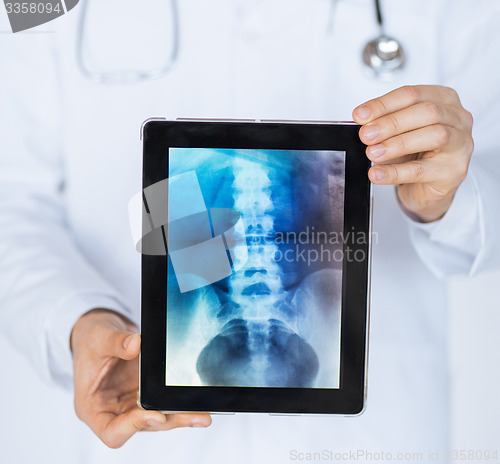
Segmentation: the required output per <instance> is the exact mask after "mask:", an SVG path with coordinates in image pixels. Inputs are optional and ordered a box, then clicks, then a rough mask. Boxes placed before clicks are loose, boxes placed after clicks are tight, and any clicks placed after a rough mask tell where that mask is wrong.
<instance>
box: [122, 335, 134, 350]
mask: <svg viewBox="0 0 500 464" xmlns="http://www.w3.org/2000/svg"><path fill="white" fill-rule="evenodd" d="M134 335H135V334H130V335H129V336H128V337H127V338H126V339H125V340H123V348H124V349H125V350H126V349H127V348H128V345H129V343H130V340H132V337H133V336H134Z"/></svg>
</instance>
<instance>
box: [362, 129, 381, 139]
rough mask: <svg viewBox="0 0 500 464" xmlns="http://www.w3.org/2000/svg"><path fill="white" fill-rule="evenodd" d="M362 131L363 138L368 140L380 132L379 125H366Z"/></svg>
mask: <svg viewBox="0 0 500 464" xmlns="http://www.w3.org/2000/svg"><path fill="white" fill-rule="evenodd" d="M361 131H362V135H363V138H365V139H368V140H371V139H374V138H375V137H376V136H377V135H378V134H379V130H378V127H377V126H365V127H363V128H362V129H361Z"/></svg>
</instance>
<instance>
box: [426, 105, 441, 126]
mask: <svg viewBox="0 0 500 464" xmlns="http://www.w3.org/2000/svg"><path fill="white" fill-rule="evenodd" d="M425 111H426V113H427V114H428V115H429V118H430V119H431V120H432V121H433V122H438V121H440V120H441V117H442V114H443V112H442V109H441V106H439V105H438V104H437V103H436V102H426V103H425Z"/></svg>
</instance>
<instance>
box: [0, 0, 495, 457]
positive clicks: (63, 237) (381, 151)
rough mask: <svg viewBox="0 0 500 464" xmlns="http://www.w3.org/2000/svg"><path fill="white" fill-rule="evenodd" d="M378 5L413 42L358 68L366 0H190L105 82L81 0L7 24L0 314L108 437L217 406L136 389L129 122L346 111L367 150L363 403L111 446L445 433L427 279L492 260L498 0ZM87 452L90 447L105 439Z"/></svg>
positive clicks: (442, 304) (443, 444) (175, 451)
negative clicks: (50, 28)
mask: <svg viewBox="0 0 500 464" xmlns="http://www.w3.org/2000/svg"><path fill="white" fill-rule="evenodd" d="M121 3H123V8H124V9H125V8H126V7H128V8H129V11H130V9H132V8H133V5H134V3H133V2H129V1H126V2H121ZM383 6H384V13H385V20H386V30H387V31H388V32H389V31H390V34H391V35H392V36H394V37H397V38H398V39H399V40H400V41H401V43H402V44H404V46H405V49H406V53H407V55H408V63H407V66H406V68H405V69H403V70H402V71H401V72H400V73H399V74H397V75H395V76H394V80H393V81H392V82H382V81H378V80H376V79H373V78H372V77H369V76H367V75H366V74H365V72H364V70H363V64H362V60H361V51H362V50H363V47H364V45H365V44H366V43H367V42H368V41H369V40H370V39H372V38H373V37H374V36H375V35H376V34H377V32H378V31H377V24H376V22H375V21H374V19H373V18H374V11H373V2H372V1H371V0H353V1H346V0H339V1H338V2H331V1H329V0H318V1H317V2H311V1H310V0H309V1H306V0H293V1H290V0H287V1H285V0H266V1H243V0H215V1H213V2H202V1H199V0H186V1H183V2H182V4H181V5H180V14H181V16H180V17H181V43H182V44H183V47H182V53H181V55H180V59H179V63H178V65H177V66H176V68H175V69H174V70H173V71H172V72H171V73H170V74H169V75H167V76H165V77H163V78H162V79H159V80H156V81H151V82H147V83H139V84H134V85H121V86H105V85H99V84H96V83H94V82H91V81H89V80H88V79H86V78H85V77H84V76H83V75H82V74H81V73H80V72H79V68H78V63H77V60H76V59H75V54H74V50H75V49H76V47H77V44H76V39H75V37H76V34H75V31H76V30H77V21H78V19H77V16H78V13H77V11H75V12H74V14H68V15H67V17H63V18H60V19H59V20H58V22H57V23H54V25H55V26H54V27H56V29H57V30H56V32H57V33H56V34H47V35H28V34H26V35H18V36H8V37H7V36H2V41H3V42H4V44H3V46H2V47H0V61H1V62H2V64H3V66H2V72H1V75H0V80H1V81H2V82H1V83H2V85H1V86H0V87H1V90H0V107H1V108H2V111H1V113H0V118H1V119H0V140H2V150H1V152H0V191H1V194H0V256H2V259H1V261H0V276H1V281H2V286H1V287H0V301H2V306H1V311H0V318H1V321H0V327H1V328H2V330H3V331H4V332H5V333H6V334H7V336H9V337H10V338H11V339H12V341H13V342H14V343H15V344H16V345H17V346H18V348H19V349H21V350H22V351H24V352H25V353H26V354H27V355H28V357H29V358H30V359H31V360H32V362H33V364H34V365H35V366H36V368H37V369H38V371H39V372H40V374H41V375H42V377H44V378H45V379H47V380H49V381H52V382H55V383H58V384H60V385H62V386H65V387H67V388H74V392H75V410H76V413H77V415H78V417H80V419H82V420H83V421H84V422H86V423H87V424H88V425H89V427H91V428H92V430H93V431H94V432H95V434H96V435H97V436H98V437H99V438H100V439H101V440H102V441H103V442H104V443H105V444H106V445H107V446H109V447H112V448H117V447H120V446H122V445H123V444H124V443H125V442H126V441H127V440H128V439H129V438H130V437H131V436H132V435H133V434H134V433H135V432H137V431H142V430H168V429H172V428H181V427H189V426H201V427H203V428H205V427H207V426H208V425H210V423H211V420H212V419H211V418H210V417H209V416H208V415H204V414H182V415H172V416H166V415H163V414H161V413H159V412H155V411H142V410H140V409H139V408H137V406H136V405H135V396H136V391H137V369H138V361H137V356H138V353H139V348H140V336H139V335H138V333H137V332H138V329H137V327H138V320H139V308H140V306H139V301H140V299H139V290H140V289H139V282H140V279H139V276H140V261H139V256H138V255H137V254H136V253H135V250H134V247H133V245H132V243H131V239H130V237H129V231H128V219H127V202H128V199H129V198H130V197H131V196H132V195H133V194H134V193H135V192H136V191H139V190H140V180H141V159H140V156H141V146H140V141H139V140H138V129H139V127H140V125H141V123H142V121H143V120H145V119H146V118H148V117H151V116H155V115H165V116H166V117H167V118H175V117H179V116H184V117H254V116H255V117H261V118H278V119H279V118H287V119H329V120H332V119H334V120H341V119H344V120H347V119H350V118H351V114H352V118H354V120H355V121H356V122H358V123H359V124H361V125H362V126H363V127H362V129H361V130H360V137H361V139H362V140H363V142H365V143H366V144H367V145H368V149H367V156H368V157H369V158H370V159H371V160H372V161H373V162H374V163H376V165H375V166H374V167H372V168H371V170H370V173H369V177H370V180H371V181H372V182H373V183H374V184H375V205H376V206H375V217H374V229H375V231H376V232H377V235H378V237H379V241H378V243H375V244H374V250H373V267H372V273H373V277H372V310H371V313H372V321H371V338H370V369H369V380H368V384H369V393H368V407H367V410H366V412H365V413H364V414H363V415H362V416H360V417H356V418H342V417H295V418H294V417H281V418H277V417H269V416H264V415H241V416H233V417H230V416H229V417H215V418H214V419H213V422H214V423H213V424H212V425H211V426H210V427H208V428H207V429H206V430H203V431H200V432H197V431H194V430H191V429H189V428H182V429H179V430H177V431H176V432H171V433H168V434H139V435H138V436H137V437H135V440H136V442H135V443H136V444H135V445H133V446H135V447H136V448H129V449H135V450H136V451H137V453H138V454H134V453H128V454H127V453H124V454H123V455H121V458H120V459H121V461H122V462H127V461H126V460H127V459H129V460H130V462H132V460H134V461H136V459H137V456H141V459H148V458H151V459H157V458H158V456H160V455H161V456H165V458H166V459H170V460H171V461H172V462H195V461H200V460H201V461H209V462H212V461H218V462H257V461H263V462H274V461H276V462H288V461H290V460H298V459H299V456H305V455H304V454H302V455H301V454H300V453H303V452H305V451H312V452H315V451H317V452H319V451H321V450H324V449H329V450H332V451H334V450H341V451H343V450H345V451H347V450H359V449H362V450H366V451H367V452H370V451H371V452H380V451H384V452H385V453H392V454H393V455H394V456H396V455H397V453H398V452H406V451H417V450H421V451H422V452H428V451H429V450H434V449H442V450H446V449H447V445H448V443H449V440H450V433H451V427H450V426H451V424H450V414H451V413H452V411H450V410H449V406H448V396H449V388H450V384H449V380H448V369H449V366H448V362H447V352H446V345H447V339H446V337H447V331H446V327H447V319H446V297H445V292H444V284H443V281H442V280H439V278H442V277H446V276H450V275H457V274H462V275H468V274H473V273H476V272H479V271H480V270H483V269H487V268H491V267H495V266H498V264H499V263H500V251H499V250H500V246H499V243H498V242H499V238H498V234H497V230H498V226H499V225H500V213H499V209H498V207H497V201H498V198H500V184H499V182H498V180H497V176H496V175H495V173H496V172H498V170H497V169H498V168H499V167H500V163H499V161H498V160H499V157H498V151H499V150H500V144H499V142H498V137H497V134H498V132H499V131H500V118H498V114H497V110H496V108H498V107H499V103H500V88H499V86H498V82H499V78H500V64H499V62H498V58H497V50H498V49H499V47H500V36H499V33H498V32H497V24H498V22H499V20H500V7H499V5H498V2H495V1H488V0H481V1H477V0H476V1H467V0H462V1H459V2H457V1H456V0H455V1H451V0H435V1H432V2H422V1H421V0H408V1H406V2H404V3H402V2H400V1H398V0H386V1H385V2H383ZM111 18H112V17H111V16H110V17H109V20H110V23H112V22H111ZM4 29H5V27H4ZM139 32H141V31H139ZM97 33H98V31H96V34H97ZM142 33H144V34H147V33H148V27H145V28H144V30H143V31H142ZM107 39H108V40H109V36H107V35H103V36H102V37H100V40H101V41H103V43H104V42H105V41H106V40H107ZM148 52H150V50H145V51H144V53H148ZM416 83H418V84H425V85H415V84H416ZM394 89H395V90H394ZM452 89H454V90H452ZM363 101H365V103H361V102H363ZM464 107H465V108H467V110H466V109H464ZM471 113H472V115H474V120H475V122H474V129H473V124H472V116H471ZM473 140H474V143H473ZM471 156H472V158H471ZM394 186H396V192H395V190H394V189H395V187H394ZM126 449H127V448H126V447H125V450H126ZM85 453H86V456H84V457H83V458H82V459H86V460H88V462H95V461H96V460H98V459H99V455H100V454H99V453H100V449H99V448H98V447H94V448H93V447H89V448H88V449H86V450H85ZM159 453H162V454H159ZM208 457H209V458H208ZM359 461H360V462H364V461H363V459H359ZM365 461H366V462H369V458H368V457H367V456H366V455H365Z"/></svg>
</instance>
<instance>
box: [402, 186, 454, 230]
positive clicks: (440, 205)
mask: <svg viewBox="0 0 500 464" xmlns="http://www.w3.org/2000/svg"><path fill="white" fill-rule="evenodd" d="M453 197H454V194H453V195H449V196H446V197H443V198H440V199H438V200H435V199H434V200H432V201H429V202H428V203H427V204H408V203H409V202H407V201H405V200H403V199H402V198H401V195H400V190H399V188H398V187H396V198H397V201H398V204H399V207H400V208H401V210H402V211H403V212H404V213H405V214H406V215H407V216H408V217H409V218H410V219H411V220H413V221H415V222H420V223H429V222H434V221H438V220H439V219H441V218H442V217H443V216H444V215H445V214H446V212H447V211H448V209H449V208H450V206H451V203H452V202H453Z"/></svg>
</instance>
